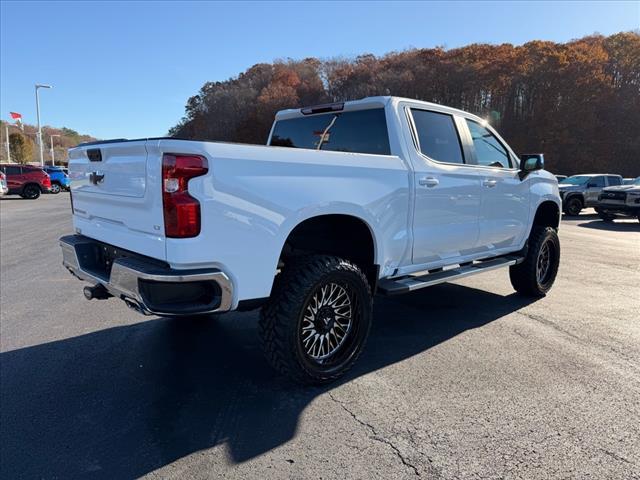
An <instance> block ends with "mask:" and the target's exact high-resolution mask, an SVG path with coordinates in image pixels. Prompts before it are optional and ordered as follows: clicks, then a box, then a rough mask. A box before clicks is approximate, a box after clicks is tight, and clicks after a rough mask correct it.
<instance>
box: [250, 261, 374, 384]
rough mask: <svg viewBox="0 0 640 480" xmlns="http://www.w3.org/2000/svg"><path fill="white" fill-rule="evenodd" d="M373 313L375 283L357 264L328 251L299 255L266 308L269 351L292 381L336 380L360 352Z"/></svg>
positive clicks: (263, 318)
mask: <svg viewBox="0 0 640 480" xmlns="http://www.w3.org/2000/svg"><path fill="white" fill-rule="evenodd" d="M371 317H372V298H371V289H370V287H369V283H368V282H367V279H366V277H365V276H364V274H363V273H362V271H361V270H360V269H359V268H358V267H357V266H356V265H354V264H353V263H351V262H349V261H347V260H344V259H341V258H338V257H333V256H328V255H318V256H312V257H307V258H305V259H301V260H299V261H296V262H293V263H291V264H290V265H288V266H286V267H285V269H284V270H283V271H282V273H281V274H280V275H279V276H278V278H277V279H276V285H275V286H274V289H273V293H272V296H271V299H270V300H269V302H268V303H267V304H266V305H265V306H264V307H263V309H262V312H261V316H260V334H261V337H262V343H263V348H264V352H265V355H266V357H267V359H268V360H269V363H270V364H271V365H272V366H273V367H274V368H275V369H276V370H277V371H278V372H280V373H281V374H283V375H285V376H287V377H289V378H291V379H293V380H294V381H297V382H300V383H306V384H322V383H327V382H330V381H333V380H335V379H337V378H339V377H341V376H342V375H344V374H345V373H346V372H347V370H349V368H351V366H352V365H353V364H354V363H355V361H356V360H357V358H358V356H359V355H360V352H361V351H362V349H363V347H364V344H365V343H366V340H367V337H368V335H369V330H370V327H371Z"/></svg>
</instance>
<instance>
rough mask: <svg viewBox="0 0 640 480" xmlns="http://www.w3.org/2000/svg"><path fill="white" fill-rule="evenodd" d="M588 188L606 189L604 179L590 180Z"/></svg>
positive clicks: (595, 178) (594, 178)
mask: <svg viewBox="0 0 640 480" xmlns="http://www.w3.org/2000/svg"><path fill="white" fill-rule="evenodd" d="M587 187H588V188H603V187H604V177H593V178H592V179H590V180H589V183H588V185H587Z"/></svg>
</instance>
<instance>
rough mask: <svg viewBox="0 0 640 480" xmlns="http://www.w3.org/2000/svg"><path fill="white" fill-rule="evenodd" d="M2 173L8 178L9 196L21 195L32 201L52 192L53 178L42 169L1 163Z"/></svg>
mask: <svg viewBox="0 0 640 480" xmlns="http://www.w3.org/2000/svg"><path fill="white" fill-rule="evenodd" d="M0 171H2V172H3V173H4V174H5V175H6V176H7V187H8V188H9V193H8V194H9V195H20V196H21V197H22V198H27V199H30V200H33V199H36V198H38V197H39V196H40V194H41V193H47V192H49V190H51V178H49V175H48V174H47V173H46V172H45V171H44V170H42V169H41V168H40V167H33V166H31V165H18V164H16V163H0Z"/></svg>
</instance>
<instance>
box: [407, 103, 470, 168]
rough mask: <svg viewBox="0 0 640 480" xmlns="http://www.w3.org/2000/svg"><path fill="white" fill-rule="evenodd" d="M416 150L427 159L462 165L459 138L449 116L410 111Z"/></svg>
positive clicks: (424, 111) (416, 110)
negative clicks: (414, 128) (414, 132)
mask: <svg viewBox="0 0 640 480" xmlns="http://www.w3.org/2000/svg"><path fill="white" fill-rule="evenodd" d="M411 115H412V116H413V123H414V124H415V127H416V134H417V137H418V148H419V150H420V151H421V152H422V153H423V154H425V155H426V156H427V157H429V158H432V159H434V160H437V161H438V162H446V163H464V157H463V154H462V146H461V145H460V137H459V136H458V130H457V129H456V125H455V122H454V120H453V117H452V116H451V115H448V114H446V113H439V112H431V111H428V110H418V109H415V108H412V109H411Z"/></svg>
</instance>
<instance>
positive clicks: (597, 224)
mask: <svg viewBox="0 0 640 480" xmlns="http://www.w3.org/2000/svg"><path fill="white" fill-rule="evenodd" d="M578 226H579V227H583V228H592V229H594V230H608V231H610V232H638V231H640V223H638V221H637V220H633V219H630V221H626V222H620V221H615V220H614V221H613V222H605V221H603V220H600V219H598V220H592V221H590V222H583V223H579V224H578Z"/></svg>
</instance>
